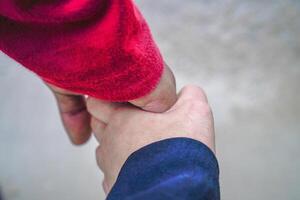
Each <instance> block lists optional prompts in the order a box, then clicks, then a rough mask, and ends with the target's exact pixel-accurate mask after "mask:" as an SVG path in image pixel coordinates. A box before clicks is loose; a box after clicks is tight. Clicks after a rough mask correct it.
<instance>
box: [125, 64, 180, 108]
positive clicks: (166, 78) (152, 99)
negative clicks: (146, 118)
mask: <svg viewBox="0 0 300 200" xmlns="http://www.w3.org/2000/svg"><path fill="white" fill-rule="evenodd" d="M176 100H177V95H176V81H175V77H174V75H173V72H172V71H171V69H170V68H169V67H168V66H167V65H165V68H164V72H163V74H162V77H161V80H160V82H159V83H158V85H157V86H156V88H155V89H154V90H153V91H152V92H151V93H150V94H148V95H146V96H144V97H141V98H139V99H134V100H131V101H129V103H131V104H133V105H135V106H137V107H140V108H141V109H143V110H146V111H151V112H164V111H167V110H169V109H170V108H171V107H172V106H173V105H174V104H175V102H176Z"/></svg>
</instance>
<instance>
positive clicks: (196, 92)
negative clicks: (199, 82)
mask: <svg viewBox="0 0 300 200" xmlns="http://www.w3.org/2000/svg"><path fill="white" fill-rule="evenodd" d="M184 91H185V92H186V93H187V94H188V95H190V96H191V97H192V98H193V99H197V100H199V101H204V102H207V95H206V93H205V91H204V90H203V89H202V88H201V87H199V86H195V85H187V86H185V87H184Z"/></svg>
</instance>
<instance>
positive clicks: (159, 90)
mask: <svg viewBox="0 0 300 200" xmlns="http://www.w3.org/2000/svg"><path fill="white" fill-rule="evenodd" d="M47 85H48V86H49V87H50V89H51V90H52V91H53V93H54V95H55V98H56V100H57V104H58V107H59V110H60V115H61V118H62V121H63V124H64V127H65V129H66V131H67V133H68V135H69V137H70V140H71V141H72V143H73V144H76V145H80V144H83V143H85V142H86V141H87V140H88V139H89V137H90V135H91V128H90V114H89V113H88V112H87V110H86V102H85V98H84V96H83V95H81V94H75V93H73V92H70V91H67V90H64V89H61V88H58V87H56V86H53V85H50V84H47ZM175 101H176V86H175V79H174V76H173V73H172V71H171V70H170V68H169V67H167V66H166V67H165V69H164V73H163V75H162V77H161V80H160V82H159V84H158V85H157V87H156V89H154V91H152V92H151V93H150V94H148V95H147V96H144V97H141V98H139V99H135V100H132V101H129V102H130V103H131V104H133V105H135V106H137V107H140V108H142V109H143V110H146V111H150V112H163V111H166V110H168V109H169V108H170V107H171V106H172V105H173V104H174V103H175ZM99 112H101V110H99Z"/></svg>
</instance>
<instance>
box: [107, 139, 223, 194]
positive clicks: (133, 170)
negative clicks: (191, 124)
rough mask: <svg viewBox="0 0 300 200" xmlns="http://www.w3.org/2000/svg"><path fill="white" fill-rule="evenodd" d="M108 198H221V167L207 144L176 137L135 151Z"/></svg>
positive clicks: (124, 166)
mask: <svg viewBox="0 0 300 200" xmlns="http://www.w3.org/2000/svg"><path fill="white" fill-rule="evenodd" d="M107 199H108V200H117V199H118V200H119V199H121V200H136V199H141V200H150V199H151V200H160V199H161V200H168V199H172V200H179V199H180V200H185V199H186V200H196V199H197V200H219V199H220V189H219V168H218V162H217V159H216V157H215V155H214V153H213V152H212V151H211V150H210V149H209V148H208V147H207V146H206V145H204V144H203V143H201V142H199V141H196V140H193V139H188V138H172V139H166V140H162V141H159V142H155V143H152V144H150V145H148V146H145V147H143V148H141V149H140V150H138V151H136V152H134V153H133V154H132V155H131V156H130V157H129V158H128V159H127V161H126V162H125V164H124V165H123V167H122V169H121V171H120V174H119V177H118V179H117V181H116V183H115V185H114V187H113V188H112V190H111V192H110V193H109V194H108V197H107Z"/></svg>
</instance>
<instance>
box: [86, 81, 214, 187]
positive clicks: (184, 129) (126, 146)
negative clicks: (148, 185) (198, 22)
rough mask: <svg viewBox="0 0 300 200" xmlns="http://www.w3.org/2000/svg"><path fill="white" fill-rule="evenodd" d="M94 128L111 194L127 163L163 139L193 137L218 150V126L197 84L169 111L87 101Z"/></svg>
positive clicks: (180, 95) (105, 181) (186, 90)
mask: <svg viewBox="0 0 300 200" xmlns="http://www.w3.org/2000/svg"><path fill="white" fill-rule="evenodd" d="M87 108H88V111H89V112H90V113H91V115H92V119H91V127H92V130H93V132H94V135H95V137H96V139H97V140H98V141H99V143H100V146H99V147H98V148H97V150H96V157H97V163H98V166H99V168H100V169H101V170H102V171H103V173H104V181H103V187H104V191H105V192H106V193H108V192H109V191H110V190H111V188H112V186H113V185H114V183H115V182H116V179H117V177H118V174H119V172H120V169H121V167H122V166H123V164H124V162H125V161H126V160H127V158H128V157H129V156H130V154H132V153H133V152H135V151H137V150H138V149H140V148H142V147H144V146H146V145H148V144H151V143H153V142H156V141H160V140H163V139H168V138H174V137H187V138H192V139H195V140H198V141H201V142H202V143H204V144H206V145H207V146H208V147H209V148H210V149H211V150H212V151H215V142H214V125H213V116H212V112H211V109H210V107H209V105H208V102H207V98H206V95H205V93H204V92H203V91H202V90H201V89H200V88H199V87H195V86H188V87H185V88H184V89H183V90H182V91H181V92H180V94H179V99H178V101H177V102H176V104H175V105H174V106H173V107H172V108H171V109H169V110H168V111H167V112H165V113H150V112H145V111H142V110H140V109H138V108H135V107H133V106H130V105H129V104H118V103H109V102H104V101H100V100H97V99H94V98H89V99H88V100H87Z"/></svg>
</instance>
